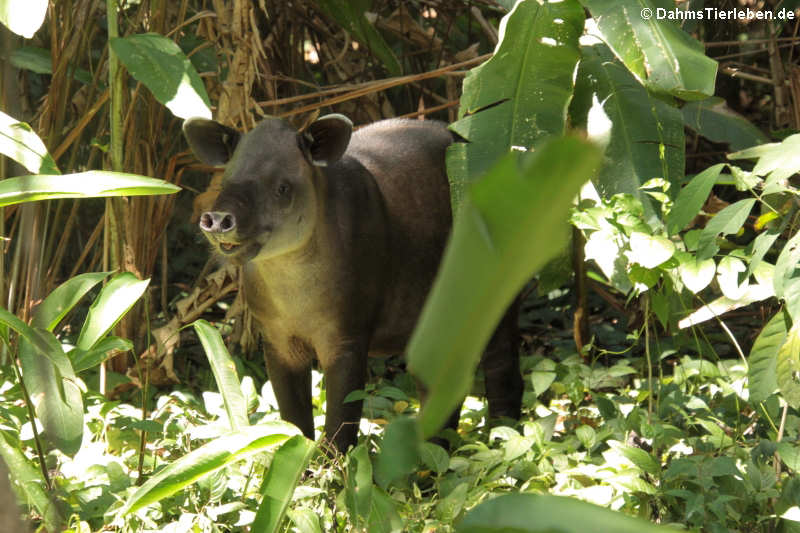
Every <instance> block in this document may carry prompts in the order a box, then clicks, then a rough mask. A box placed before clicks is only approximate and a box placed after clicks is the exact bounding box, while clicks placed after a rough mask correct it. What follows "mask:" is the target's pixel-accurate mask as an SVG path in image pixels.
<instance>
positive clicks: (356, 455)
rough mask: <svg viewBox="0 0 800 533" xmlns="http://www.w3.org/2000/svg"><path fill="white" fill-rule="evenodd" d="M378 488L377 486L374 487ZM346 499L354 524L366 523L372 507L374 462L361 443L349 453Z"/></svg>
mask: <svg viewBox="0 0 800 533" xmlns="http://www.w3.org/2000/svg"><path fill="white" fill-rule="evenodd" d="M374 488H375V490H377V487H374ZM344 490H345V493H344V501H345V504H346V505H347V511H348V513H349V514H350V519H351V520H352V521H353V523H354V524H356V525H358V524H366V522H367V520H368V519H369V514H370V510H371V509H372V491H373V485H372V463H371V462H370V460H369V452H368V451H367V448H366V446H365V445H363V444H359V445H358V446H356V447H355V448H354V449H353V450H351V451H350V453H348V454H347V477H346V478H345V488H344Z"/></svg>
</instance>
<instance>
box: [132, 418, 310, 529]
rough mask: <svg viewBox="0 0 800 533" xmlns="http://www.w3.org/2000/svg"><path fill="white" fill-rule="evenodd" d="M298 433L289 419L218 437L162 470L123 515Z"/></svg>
mask: <svg viewBox="0 0 800 533" xmlns="http://www.w3.org/2000/svg"><path fill="white" fill-rule="evenodd" d="M298 433H299V431H298V430H297V428H295V427H294V426H292V425H291V424H288V423H286V422H268V423H264V424H258V425H255V426H248V427H247V428H245V429H244V430H242V431H238V432H235V433H229V434H227V435H223V436H222V437H218V438H216V439H214V440H212V441H211V442H209V443H208V444H204V445H203V446H201V447H200V448H197V449H195V450H193V451H191V452H189V453H187V454H186V455H184V456H183V457H181V458H179V459H177V460H175V461H174V462H172V463H170V464H169V465H168V466H166V467H165V468H164V469H162V470H159V471H158V473H156V474H155V475H153V476H152V477H151V478H150V479H148V480H147V481H146V482H145V483H144V484H143V485H142V486H141V487H139V489H138V490H137V491H136V492H134V493H133V495H132V496H131V497H130V498H128V501H127V502H125V505H124V506H123V507H122V509H120V511H119V516H124V515H126V514H128V513H133V512H136V511H137V510H138V509H141V508H142V507H144V506H145V505H149V504H151V503H154V502H157V501H160V500H162V499H163V498H166V497H168V496H171V495H172V494H175V493H176V492H178V491H179V490H182V489H184V488H185V487H187V486H188V485H191V484H192V483H194V482H195V481H197V480H199V479H200V478H202V477H204V476H207V475H208V474H211V473H212V472H215V471H217V470H219V469H220V468H222V467H224V466H225V465H228V464H230V463H232V462H234V461H239V460H241V459H245V458H247V457H249V456H251V455H254V454H257V453H262V452H265V451H269V450H272V449H274V448H276V447H278V446H280V445H281V444H282V443H283V442H285V441H286V440H287V439H288V438H289V437H292V436H294V435H297V434H298Z"/></svg>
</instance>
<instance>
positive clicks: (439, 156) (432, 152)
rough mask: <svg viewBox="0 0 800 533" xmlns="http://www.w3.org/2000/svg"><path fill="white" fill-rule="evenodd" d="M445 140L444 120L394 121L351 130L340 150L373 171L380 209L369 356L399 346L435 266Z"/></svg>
mask: <svg viewBox="0 0 800 533" xmlns="http://www.w3.org/2000/svg"><path fill="white" fill-rule="evenodd" d="M451 142H452V136H451V134H450V132H449V131H448V130H447V128H446V125H445V124H444V123H441V122H437V121H419V120H404V119H394V120H384V121H381V122H377V123H375V124H372V125H370V126H367V127H365V128H362V129H360V130H358V131H357V132H356V133H355V134H354V135H353V138H352V140H351V141H350V146H349V147H348V149H347V152H346V154H347V155H349V156H351V157H353V158H355V159H357V160H358V161H359V162H360V163H361V164H362V165H364V167H366V169H367V170H369V171H370V173H371V174H372V175H373V176H374V178H375V181H376V182H377V184H378V187H379V188H380V190H381V193H382V194H383V198H384V201H385V206H386V213H387V224H388V233H389V243H388V246H389V251H390V253H389V257H391V262H390V267H389V268H390V272H388V279H389V283H388V284H387V287H386V291H385V292H384V301H383V305H382V308H381V312H380V316H379V319H378V322H377V328H376V331H375V333H374V335H373V338H372V342H371V343H370V352H371V353H373V354H381V353H399V352H401V351H403V350H404V349H405V345H406V343H407V341H408V338H409V337H410V335H411V332H412V331H413V329H414V326H415V324H416V321H417V318H418V317H419V313H420V311H421V310H422V305H423V303H424V301H425V298H426V296H427V293H428V290H429V289H430V286H431V284H432V283H433V279H434V277H435V275H436V272H437V270H438V268H439V262H440V260H441V256H442V252H443V250H444V247H445V244H446V242H447V235H448V233H449V231H450V226H451V220H452V215H451V210H450V189H449V185H448V181H447V173H446V168H445V150H446V149H447V146H448V145H449V144H450V143H451Z"/></svg>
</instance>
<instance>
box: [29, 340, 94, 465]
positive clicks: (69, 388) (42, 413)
mask: <svg viewBox="0 0 800 533" xmlns="http://www.w3.org/2000/svg"><path fill="white" fill-rule="evenodd" d="M42 334H43V335H49V336H52V333H50V332H49V331H42ZM53 340H54V341H55V337H53ZM53 346H54V348H55V346H58V343H57V341H55V342H54V344H53ZM19 360H20V364H21V366H22V380H23V381H24V383H25V387H26V388H27V389H28V394H29V395H30V398H31V401H32V402H33V408H34V410H35V412H36V417H37V418H38V419H39V421H40V422H41V423H42V427H43V431H42V438H44V440H45V442H46V443H47V444H48V446H49V447H53V448H57V449H59V450H61V452H62V453H64V454H65V455H69V456H72V455H75V454H76V453H77V452H78V450H80V447H81V442H82V440H83V396H82V394H81V389H80V388H79V386H78V379H77V377H76V376H75V372H74V371H73V369H72V366H71V364H70V361H69V358H68V357H67V356H66V355H65V354H64V352H63V350H61V347H60V346H58V350H56V349H52V350H51V351H50V353H49V354H48V357H43V356H42V354H41V353H40V352H39V351H38V350H37V349H36V348H35V347H34V346H33V344H31V343H30V342H28V341H27V340H26V339H24V338H23V339H20V342H19Z"/></svg>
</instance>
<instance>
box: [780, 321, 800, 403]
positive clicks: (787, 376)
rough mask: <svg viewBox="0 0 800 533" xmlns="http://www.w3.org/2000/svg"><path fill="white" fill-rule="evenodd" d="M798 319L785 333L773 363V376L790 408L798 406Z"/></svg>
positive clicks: (799, 344)
mask: <svg viewBox="0 0 800 533" xmlns="http://www.w3.org/2000/svg"><path fill="white" fill-rule="evenodd" d="M798 376H800V321H795V322H794V324H792V327H791V328H790V329H789V332H788V333H787V334H786V340H784V342H783V344H782V345H781V347H780V349H778V361H777V362H776V364H775V377H776V378H777V381H778V388H779V389H780V391H781V395H782V396H783V399H784V400H786V403H788V404H789V406H790V407H791V408H792V409H797V408H798V407H800V381H798V379H800V378H798Z"/></svg>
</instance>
